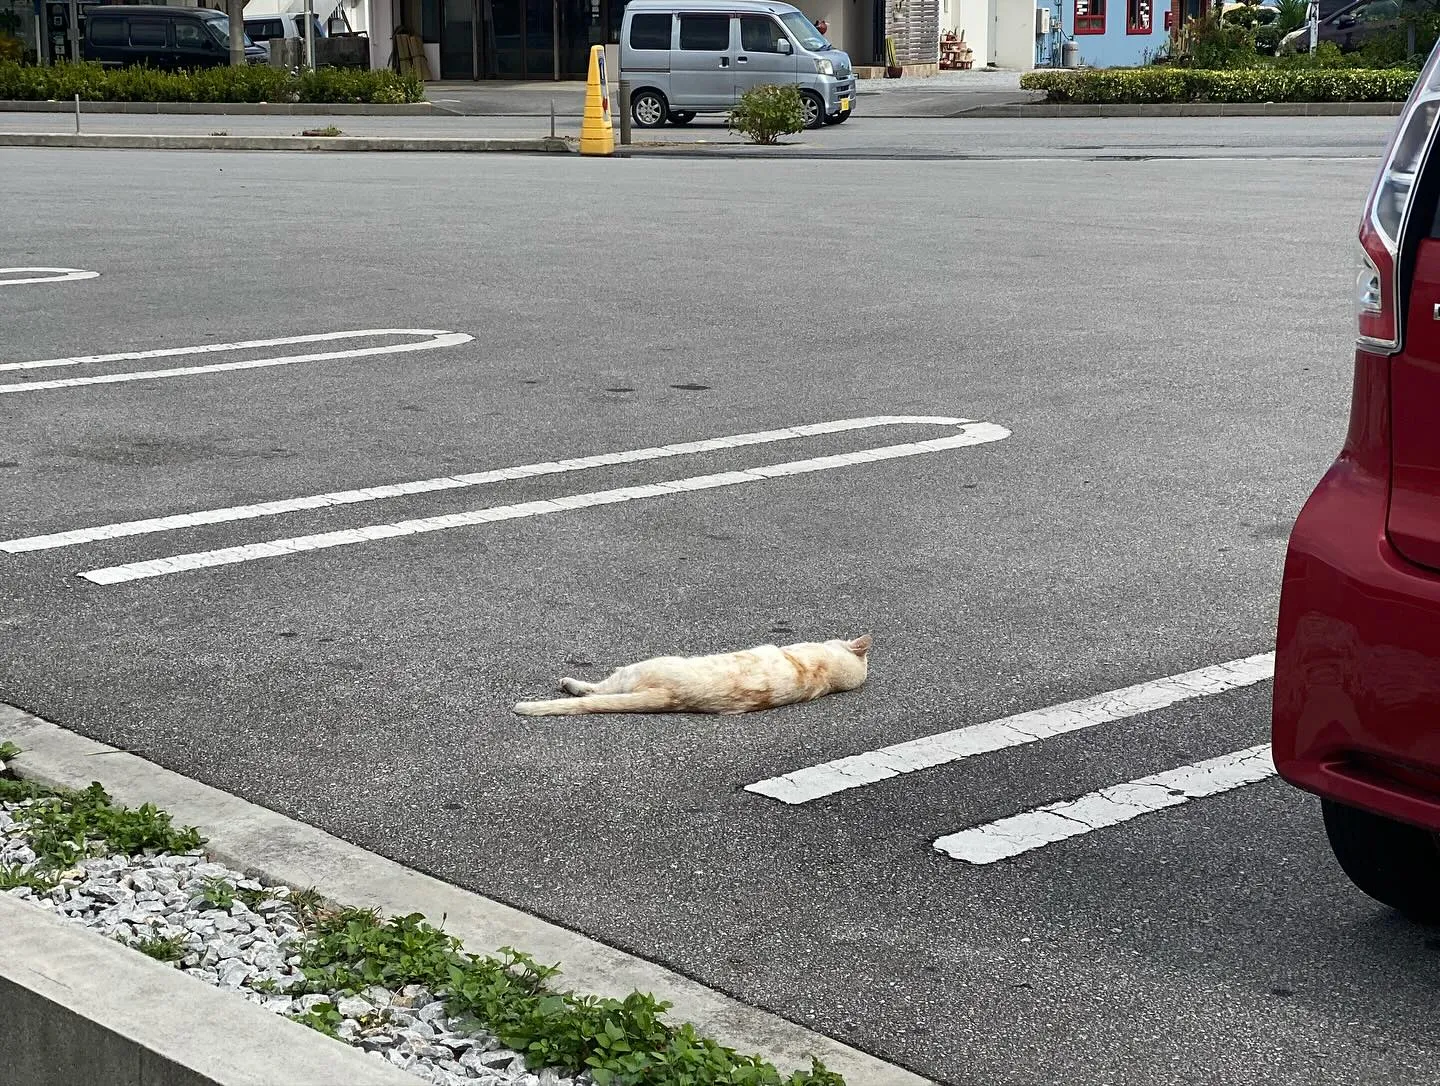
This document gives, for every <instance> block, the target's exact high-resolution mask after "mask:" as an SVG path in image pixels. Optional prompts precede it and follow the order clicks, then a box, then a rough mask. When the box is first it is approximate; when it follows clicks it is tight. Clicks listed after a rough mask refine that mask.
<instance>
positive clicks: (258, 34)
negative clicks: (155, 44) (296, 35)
mask: <svg viewBox="0 0 1440 1086" xmlns="http://www.w3.org/2000/svg"><path fill="white" fill-rule="evenodd" d="M176 30H177V31H178V30H179V27H176ZM245 36H246V37H248V38H249V39H250V40H251V41H269V40H270V39H271V38H283V37H284V36H285V24H284V23H282V22H281V21H280V20H279V19H252V20H251V21H250V22H248V23H246V24H245ZM177 40H178V38H177Z"/></svg>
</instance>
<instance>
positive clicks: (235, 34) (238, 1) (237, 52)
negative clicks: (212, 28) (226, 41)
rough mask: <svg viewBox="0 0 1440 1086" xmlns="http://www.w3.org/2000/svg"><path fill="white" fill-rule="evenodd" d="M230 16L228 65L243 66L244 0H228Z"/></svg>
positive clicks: (233, 66)
mask: <svg viewBox="0 0 1440 1086" xmlns="http://www.w3.org/2000/svg"><path fill="white" fill-rule="evenodd" d="M226 10H227V11H228V12H229V16H230V67H232V68H243V67H245V0H228V2H227V7H226Z"/></svg>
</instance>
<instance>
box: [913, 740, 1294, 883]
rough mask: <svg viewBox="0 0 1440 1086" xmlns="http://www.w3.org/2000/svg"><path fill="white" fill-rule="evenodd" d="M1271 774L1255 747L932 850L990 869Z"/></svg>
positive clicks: (1040, 810)
mask: <svg viewBox="0 0 1440 1086" xmlns="http://www.w3.org/2000/svg"><path fill="white" fill-rule="evenodd" d="M1274 775H1275V763H1274V761H1273V760H1272V759H1271V757H1270V744H1269V743H1261V744H1260V745H1259V746H1254V747H1246V748H1245V749H1244V750H1237V751H1233V752H1232V753H1230V754H1222V755H1221V756H1220V757H1218V758H1210V759H1207V760H1206V761H1203V762H1196V763H1195V764H1194V765H1182V766H1180V767H1179V768H1178V769H1169V770H1166V771H1165V772H1164V773H1156V774H1154V775H1153V776H1149V777H1141V778H1139V779H1138V780H1133V781H1127V782H1126V783H1125V784H1114V785H1111V786H1110V787H1109V788H1102V789H1100V790H1099V791H1098V792H1091V793H1090V794H1089V795H1085V796H1081V797H1080V798H1079V799H1071V800H1065V801H1063V802H1061V803H1051V804H1049V805H1047V806H1045V807H1036V808H1035V809H1034V810H1030V811H1025V812H1023V813H1021V814H1017V815H1011V816H1010V817H1009V818H1002V819H1000V820H999V821H997V822H987V823H986V824H984V825H982V826H974V827H972V828H971V829H968V830H961V831H960V832H959V833H952V834H947V835H946V836H944V837H941V838H938V839H937V840H936V841H935V848H936V849H937V850H938V851H940V852H943V853H945V854H946V855H947V856H950V857H952V858H954V859H956V860H963V861H965V862H966V863H971V864H993V863H995V862H996V861H997V860H1008V859H1009V858H1011V857H1012V856H1019V855H1020V854H1021V853H1023V852H1030V851H1031V850H1033V849H1037V848H1043V847H1044V846H1045V845H1051V844H1054V843H1055V842H1056V841H1064V840H1067V839H1069V838H1071V837H1079V836H1081V835H1082V834H1086V833H1089V832H1091V831H1092V830H1098V829H1101V828H1103V827H1105V826H1117V825H1119V824H1120V823H1121V822H1129V821H1130V820H1131V819H1133V818H1139V817H1140V816H1141V815H1145V814H1149V813H1150V812H1151V811H1159V810H1163V809H1164V808H1166V807H1179V806H1181V805H1182V804H1185V803H1189V802H1190V801H1191V800H1192V799H1201V798H1203V797H1205V796H1215V795H1219V794H1220V793H1222V792H1229V791H1232V790H1234V789H1236V788H1243V787H1244V786H1246V785H1248V784H1257V783H1259V782H1260V781H1263V780H1265V779H1266V778H1268V777H1272V776H1274Z"/></svg>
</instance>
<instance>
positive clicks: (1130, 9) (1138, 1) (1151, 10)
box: [1125, 0, 1155, 34]
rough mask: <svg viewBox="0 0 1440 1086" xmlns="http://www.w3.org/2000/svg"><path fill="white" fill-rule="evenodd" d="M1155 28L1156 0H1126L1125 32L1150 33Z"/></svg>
mask: <svg viewBox="0 0 1440 1086" xmlns="http://www.w3.org/2000/svg"><path fill="white" fill-rule="evenodd" d="M1142 13H1143V15H1144V18H1143V19H1142V18H1141V14H1142ZM1154 30H1155V0H1125V33H1127V34H1150V33H1153V32H1154Z"/></svg>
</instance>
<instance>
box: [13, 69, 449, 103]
mask: <svg viewBox="0 0 1440 1086" xmlns="http://www.w3.org/2000/svg"><path fill="white" fill-rule="evenodd" d="M77 94H78V95H79V96H80V98H81V100H82V101H86V102H389V103H398V102H419V101H421V100H423V98H424V97H425V86H424V84H423V83H422V82H421V81H420V79H419V78H418V77H416V76H412V75H399V74H397V73H395V72H392V71H389V70H385V71H378V72H365V71H359V70H356V69H352V68H320V69H318V70H317V71H313V72H301V73H300V74H299V75H292V74H291V73H290V72H288V71H282V70H281V69H279V68H271V67H270V66H269V65H265V64H248V65H246V66H245V67H243V68H229V67H222V68H200V69H197V70H196V71H192V72H161V71H156V70H155V69H154V68H104V67H101V66H100V65H99V64H92V63H85V64H55V65H52V66H45V67H27V66H24V65H20V64H14V63H6V62H0V99H19V100H24V101H40V102H45V101H51V100H56V101H70V100H72V99H73V98H74V97H75V96H76V95H77Z"/></svg>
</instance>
